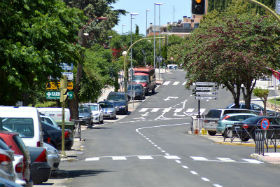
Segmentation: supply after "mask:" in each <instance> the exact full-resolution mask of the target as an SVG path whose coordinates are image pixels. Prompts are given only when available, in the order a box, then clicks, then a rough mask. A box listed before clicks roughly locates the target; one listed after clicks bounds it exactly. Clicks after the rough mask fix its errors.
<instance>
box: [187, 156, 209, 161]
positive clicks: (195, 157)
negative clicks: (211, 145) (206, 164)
mask: <svg viewBox="0 0 280 187" xmlns="http://www.w3.org/2000/svg"><path fill="white" fill-rule="evenodd" d="M191 158H192V159H193V160H195V161H207V160H208V159H207V158H205V157H200V156H191Z"/></svg>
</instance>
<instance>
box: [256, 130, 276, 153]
mask: <svg viewBox="0 0 280 187" xmlns="http://www.w3.org/2000/svg"><path fill="white" fill-rule="evenodd" d="M254 140H255V144H256V146H255V153H257V154H261V155H264V152H265V150H266V152H268V151H269V150H270V149H273V151H274V152H277V147H278V145H280V129H268V130H263V129H256V130H255V139H254Z"/></svg>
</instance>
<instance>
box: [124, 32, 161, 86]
mask: <svg viewBox="0 0 280 187" xmlns="http://www.w3.org/2000/svg"><path fill="white" fill-rule="evenodd" d="M156 38H159V39H163V38H164V37H155V38H154V39H156ZM150 39H151V38H141V39H139V40H136V41H135V42H134V43H133V44H131V45H130V46H129V48H128V49H127V51H123V52H122V55H123V56H124V60H123V69H124V92H127V77H128V72H127V60H126V59H127V54H128V52H129V51H130V49H131V48H132V47H133V46H134V45H135V44H136V43H138V42H140V41H142V40H150Z"/></svg>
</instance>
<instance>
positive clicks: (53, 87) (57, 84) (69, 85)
mask: <svg viewBox="0 0 280 187" xmlns="http://www.w3.org/2000/svg"><path fill="white" fill-rule="evenodd" d="M59 87H60V82H48V83H47V84H46V89H47V90H59ZM73 88H74V84H73V82H68V83H67V89H68V90H73Z"/></svg>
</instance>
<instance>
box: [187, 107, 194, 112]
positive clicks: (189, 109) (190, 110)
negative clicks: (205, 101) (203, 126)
mask: <svg viewBox="0 0 280 187" xmlns="http://www.w3.org/2000/svg"><path fill="white" fill-rule="evenodd" d="M193 111H194V108H188V110H187V111H186V112H193Z"/></svg>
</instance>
